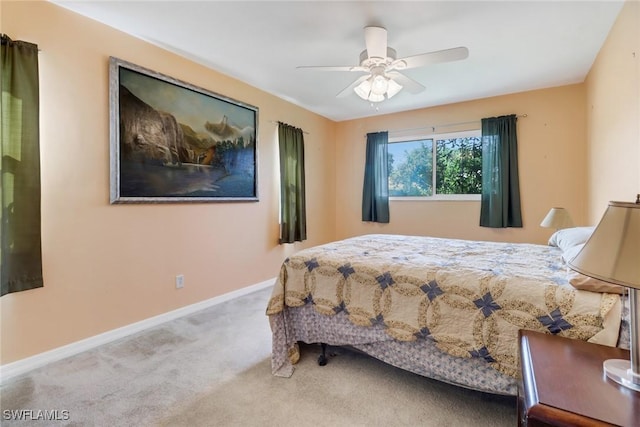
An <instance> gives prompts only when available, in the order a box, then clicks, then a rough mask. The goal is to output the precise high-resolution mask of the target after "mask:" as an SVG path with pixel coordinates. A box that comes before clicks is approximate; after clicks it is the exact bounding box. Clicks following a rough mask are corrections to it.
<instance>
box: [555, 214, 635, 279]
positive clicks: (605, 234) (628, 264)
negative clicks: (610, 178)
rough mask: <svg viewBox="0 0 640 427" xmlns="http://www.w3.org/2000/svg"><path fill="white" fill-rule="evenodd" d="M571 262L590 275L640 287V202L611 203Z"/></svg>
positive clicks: (572, 266) (575, 267)
mask: <svg viewBox="0 0 640 427" xmlns="http://www.w3.org/2000/svg"><path fill="white" fill-rule="evenodd" d="M568 265H569V267H570V268H572V269H573V270H575V271H577V272H579V273H582V274H585V275H587V276H590V277H595V278H596V279H600V280H604V281H605V282H610V283H616V284H618V285H622V286H626V287H630V288H636V289H640V203H624V202H609V207H608V208H607V210H606V212H605V213H604V215H603V216H602V219H601V220H600V223H599V224H598V226H597V227H596V229H595V230H594V232H593V234H592V235H591V237H590V238H589V240H588V241H587V243H585V245H584V247H583V248H582V250H581V251H580V252H578V254H577V255H576V256H575V257H574V258H573V259H571V260H569V262H568Z"/></svg>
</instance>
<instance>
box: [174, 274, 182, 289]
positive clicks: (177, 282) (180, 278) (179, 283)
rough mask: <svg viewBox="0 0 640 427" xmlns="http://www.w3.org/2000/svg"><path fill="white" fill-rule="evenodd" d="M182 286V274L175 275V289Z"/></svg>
mask: <svg viewBox="0 0 640 427" xmlns="http://www.w3.org/2000/svg"><path fill="white" fill-rule="evenodd" d="M182 288H184V274H178V275H177V276H176V289H182Z"/></svg>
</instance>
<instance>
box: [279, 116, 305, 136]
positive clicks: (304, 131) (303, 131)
mask: <svg viewBox="0 0 640 427" xmlns="http://www.w3.org/2000/svg"><path fill="white" fill-rule="evenodd" d="M269 123H274V124H276V125H277V124H278V123H280V122H279V121H277V120H269ZM282 123H284V122H282ZM289 126H291V125H289ZM294 127H295V126H294ZM302 133H304V134H306V135H309V132H307V131H306V130H303V131H302Z"/></svg>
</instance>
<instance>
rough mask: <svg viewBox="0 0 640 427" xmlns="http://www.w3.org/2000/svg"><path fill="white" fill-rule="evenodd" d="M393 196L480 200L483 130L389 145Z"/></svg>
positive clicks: (390, 182)
mask: <svg viewBox="0 0 640 427" xmlns="http://www.w3.org/2000/svg"><path fill="white" fill-rule="evenodd" d="M388 155H389V157H388V162H389V163H388V169H389V196H390V197H396V198H416V197H419V198H431V199H464V200H479V198H480V193H481V190H482V139H481V136H480V130H477V131H468V132H456V133H445V134H438V135H429V136H427V137H411V138H406V137H405V138H393V139H390V140H389V145H388Z"/></svg>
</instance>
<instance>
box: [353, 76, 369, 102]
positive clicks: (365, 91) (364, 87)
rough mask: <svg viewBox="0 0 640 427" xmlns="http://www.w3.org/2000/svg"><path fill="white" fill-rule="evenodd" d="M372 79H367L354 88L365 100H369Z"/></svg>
mask: <svg viewBox="0 0 640 427" xmlns="http://www.w3.org/2000/svg"><path fill="white" fill-rule="evenodd" d="M370 80H371V79H366V80H365V81H363V82H362V83H360V84H359V85H358V86H356V87H355V88H353V91H354V92H355V93H356V94H357V95H358V96H359V97H360V98H362V99H364V100H365V101H368V100H369V94H370V93H371V82H370Z"/></svg>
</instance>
